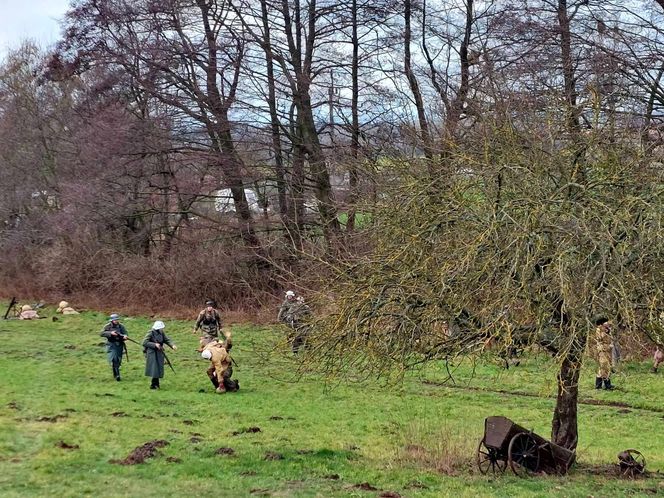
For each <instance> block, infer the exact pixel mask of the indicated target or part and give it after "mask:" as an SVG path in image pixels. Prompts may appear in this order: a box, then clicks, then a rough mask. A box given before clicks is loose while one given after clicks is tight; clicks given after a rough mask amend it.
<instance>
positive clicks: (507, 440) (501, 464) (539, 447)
mask: <svg viewBox="0 0 664 498" xmlns="http://www.w3.org/2000/svg"><path fill="white" fill-rule="evenodd" d="M575 456H576V454H575V453H574V452H573V451H570V450H568V449H566V448H563V447H562V446H558V445H557V444H554V443H552V442H551V441H547V440H546V439H544V438H543V437H541V436H539V435H537V434H535V433H534V432H533V431H529V430H528V429H525V428H524V427H521V426H520V425H517V424H515V423H514V422H512V421H511V420H510V419H508V418H506V417H488V418H487V419H486V420H485V421H484V436H483V437H482V440H481V441H480V444H479V445H478V447H477V455H476V461H477V466H478V467H479V469H480V472H481V473H482V474H487V473H488V472H492V473H493V474H502V473H503V472H505V469H507V466H508V465H509V467H510V468H511V469H512V472H514V473H515V474H516V475H518V476H525V475H529V474H531V473H535V472H546V473H550V474H552V473H555V474H565V473H566V472H567V470H568V469H569V467H570V466H571V465H572V464H573V463H574V459H575Z"/></svg>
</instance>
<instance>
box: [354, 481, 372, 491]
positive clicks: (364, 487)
mask: <svg viewBox="0 0 664 498" xmlns="http://www.w3.org/2000/svg"><path fill="white" fill-rule="evenodd" d="M353 487H354V488H355V489H361V490H363V491H378V488H377V487H376V486H372V485H371V484H369V483H368V482H362V483H360V484H354V485H353Z"/></svg>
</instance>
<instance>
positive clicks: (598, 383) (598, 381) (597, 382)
mask: <svg viewBox="0 0 664 498" xmlns="http://www.w3.org/2000/svg"><path fill="white" fill-rule="evenodd" d="M595 389H602V378H601V377H595Z"/></svg>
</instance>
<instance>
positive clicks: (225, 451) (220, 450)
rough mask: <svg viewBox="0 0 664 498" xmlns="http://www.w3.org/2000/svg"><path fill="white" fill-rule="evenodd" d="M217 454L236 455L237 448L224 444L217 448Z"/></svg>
mask: <svg viewBox="0 0 664 498" xmlns="http://www.w3.org/2000/svg"><path fill="white" fill-rule="evenodd" d="M214 454H215V455H235V450H234V449H233V448H228V447H225V446H222V447H221V448H217V449H216V450H215V452H214Z"/></svg>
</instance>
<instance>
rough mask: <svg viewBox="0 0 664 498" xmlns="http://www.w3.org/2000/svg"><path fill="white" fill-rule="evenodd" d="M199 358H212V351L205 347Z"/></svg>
mask: <svg viewBox="0 0 664 498" xmlns="http://www.w3.org/2000/svg"><path fill="white" fill-rule="evenodd" d="M201 358H203V359H204V360H209V359H210V358H212V351H210V350H209V349H206V350H205V351H203V352H202V353H201Z"/></svg>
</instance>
